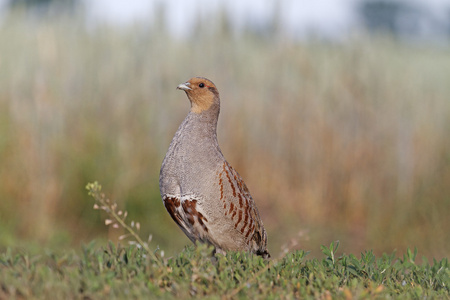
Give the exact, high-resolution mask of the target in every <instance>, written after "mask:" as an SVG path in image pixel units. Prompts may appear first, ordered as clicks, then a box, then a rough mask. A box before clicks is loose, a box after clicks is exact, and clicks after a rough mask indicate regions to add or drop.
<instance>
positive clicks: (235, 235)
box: [159, 77, 270, 257]
mask: <svg viewBox="0 0 450 300" xmlns="http://www.w3.org/2000/svg"><path fill="white" fill-rule="evenodd" d="M177 88H178V89H180V90H183V91H185V92H186V95H187V97H188V98H189V100H190V102H191V109H190V112H189V114H188V115H187V117H186V118H185V119H184V121H183V122H182V123H181V125H180V127H179V128H178V130H177V132H176V133H175V136H174V138H173V140H172V143H171V144H170V146H169V150H168V151H167V154H166V157H165V158H164V161H163V164H162V167H161V172H160V181H159V185H160V191H161V196H162V198H163V202H164V206H165V207H166V210H167V211H168V213H169V214H170V216H171V217H172V219H173V220H174V221H175V222H176V223H177V225H178V226H179V227H180V228H181V229H182V230H183V232H184V233H185V234H186V235H187V236H188V237H189V239H190V240H191V241H193V242H195V241H201V242H204V243H208V244H211V245H213V246H214V247H215V248H216V250H217V251H218V252H222V253H223V252H224V251H227V250H234V251H249V252H253V253H256V254H258V255H261V256H263V257H270V255H269V253H268V251H267V234H266V231H265V229H264V226H263V223H262V221H261V219H260V216H259V212H258V209H257V208H256V205H255V202H254V201H253V198H252V196H251V195H250V192H249V190H248V189H247V186H246V185H245V183H244V181H243V180H242V178H241V177H240V176H239V174H238V173H237V172H236V171H235V170H234V169H233V168H232V167H231V166H230V164H229V163H228V162H227V161H226V160H225V158H224V156H223V154H222V152H221V151H220V148H219V144H218V142H217V133H216V129H217V120H218V117H219V111H220V98H219V92H218V91H217V88H216V86H215V85H214V84H213V83H212V82H211V81H210V80H208V79H206V78H203V77H194V78H192V79H190V80H189V81H187V82H185V83H183V84H180V85H179V86H178V87H177Z"/></svg>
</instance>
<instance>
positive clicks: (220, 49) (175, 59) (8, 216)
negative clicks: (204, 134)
mask: <svg viewBox="0 0 450 300" xmlns="http://www.w3.org/2000/svg"><path fill="white" fill-rule="evenodd" d="M449 46H450V1H449V0H440V1H439V0H433V1H395V0H391V1H388V0H379V1H376V0H341V1H335V0H320V1H307V0H303V1H293V0H284V1H256V0H254V1H246V2H244V1H238V0H233V1H225V0H223V1H206V0H197V1H189V2H187V1H175V0H170V1H156V0H155V1H137V0H134V1H111V0H109V1H106V0H102V1H100V0H97V1H81V0H78V1H77V0H70V1H51V0H34V1H32V0H15V1H14V0H10V1H7V0H2V1H0V249H4V248H5V247H8V246H19V247H22V246H23V247H31V246H33V245H35V246H37V247H42V246H45V247H54V248H59V249H66V248H79V246H80V245H81V244H83V243H88V242H89V241H91V240H92V239H96V240H106V239H112V240H114V241H117V237H118V236H119V235H120V234H122V232H121V231H120V230H114V229H110V228H108V227H106V226H105V225H104V218H105V216H104V215H102V212H99V211H97V210H93V209H92V206H93V204H94V202H93V199H92V198H90V197H89V196H88V195H87V192H86V190H85V186H86V184H87V183H88V182H92V181H95V180H97V181H99V182H100V183H101V184H102V185H103V190H104V192H105V193H106V194H107V195H108V196H109V197H110V198H111V199H113V200H115V201H117V202H118V204H119V206H120V207H122V208H124V209H126V210H127V211H128V212H129V217H128V219H129V220H130V221H131V220H135V221H139V222H140V223H141V234H142V236H144V237H146V236H147V235H148V234H152V235H153V241H152V244H151V246H152V247H153V248H156V247H157V246H159V247H160V248H161V249H163V250H164V251H165V252H166V253H167V254H169V255H170V254H174V253H177V252H179V251H181V250H182V249H183V247H184V246H185V245H188V244H190V241H189V240H188V239H187V238H186V237H185V236H184V234H183V233H182V232H181V230H179V229H178V227H177V226H176V225H175V223H174V222H173V221H172V220H171V218H170V216H169V215H168V213H167V212H166V211H165V209H164V206H163V204H162V201H161V198H160V195H159V186H158V177H159V169H160V166H161V162H162V160H163V158H164V155H165V153H166V150H167V148H168V146H169V143H170V141H171V139H172V137H173V134H174V133H175V131H176V129H177V128H178V126H179V124H180V123H181V121H182V120H183V119H184V117H185V116H186V114H187V112H188V110H189V102H188V100H187V98H186V96H185V95H184V93H182V92H180V91H176V90H175V87H176V86H177V85H178V84H179V83H181V82H184V81H185V80H187V79H189V78H190V77H193V76H204V77H207V78H209V79H211V80H212V81H214V83H215V84H216V85H217V87H218V89H219V91H220V93H221V99H222V110H221V117H220V119H219V128H218V131H219V132H218V136H219V143H220V145H221V148H222V151H223V153H224V155H225V157H227V159H228V161H229V162H230V163H231V164H232V165H233V166H234V168H235V169H236V170H237V171H238V172H239V173H240V174H241V176H242V177H243V178H244V180H245V181H246V183H247V185H248V187H249V189H250V191H251V192H252V195H253V197H254V198H255V200H256V203H257V205H258V208H259V210H260V214H261V215H262V219H263V221H264V224H265V227H266V229H267V231H268V234H269V250H270V252H271V253H273V255H274V256H276V255H277V254H278V253H280V251H281V249H283V247H285V246H286V245H289V246H292V247H294V248H298V249H304V250H308V251H311V255H312V256H317V255H319V254H320V248H319V247H320V245H322V244H324V245H329V243H330V242H332V241H335V240H340V242H341V246H340V251H343V252H346V253H354V254H356V255H357V254H359V252H361V251H363V250H369V249H373V250H374V252H375V253H376V254H378V255H379V254H380V253H382V252H389V253H390V252H392V251H394V250H397V251H398V252H399V253H403V252H405V250H406V248H407V247H410V248H414V247H418V249H419V255H425V256H426V257H428V258H433V257H434V258H442V257H444V256H448V254H449V253H450V234H449V229H450V217H449V212H450V47H449ZM283 245H284V246H283Z"/></svg>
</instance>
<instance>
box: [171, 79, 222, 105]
mask: <svg viewBox="0 0 450 300" xmlns="http://www.w3.org/2000/svg"><path fill="white" fill-rule="evenodd" d="M177 89H178V90H183V91H185V92H186V95H187V96H188V98H189V101H191V111H192V112H194V113H197V114H199V113H201V112H203V111H206V110H208V109H210V108H211V106H212V105H213V104H216V105H217V106H218V105H220V104H219V101H220V100H219V91H217V88H216V86H215V85H214V83H213V82H212V81H211V80H209V79H206V78H203V77H194V78H191V79H189V80H188V81H186V82H185V83H182V84H180V85H178V86H177Z"/></svg>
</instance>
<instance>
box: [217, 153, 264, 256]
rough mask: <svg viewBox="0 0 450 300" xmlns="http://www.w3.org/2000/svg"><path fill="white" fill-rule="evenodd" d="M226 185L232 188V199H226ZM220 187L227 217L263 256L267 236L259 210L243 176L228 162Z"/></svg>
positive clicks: (220, 179)
mask: <svg viewBox="0 0 450 300" xmlns="http://www.w3.org/2000/svg"><path fill="white" fill-rule="evenodd" d="M225 185H229V186H230V187H231V191H232V194H233V197H232V199H229V198H225V197H224V186H225ZM219 186H220V199H221V201H222V203H223V208H224V210H225V215H226V216H229V217H230V218H231V220H232V221H233V222H234V228H235V229H237V230H238V231H239V232H240V233H241V234H242V235H243V236H244V237H245V240H246V242H247V244H248V245H252V244H256V245H255V246H256V247H255V248H256V249H255V251H256V252H257V254H258V252H261V255H263V253H262V252H267V250H266V246H267V234H266V231H265V229H264V226H263V224H262V221H261V218H260V217H259V212H258V209H257V208H256V204H255V202H254V201H253V198H252V196H251V195H250V192H249V190H248V188H247V186H246V185H245V183H244V181H243V180H242V178H241V176H239V174H238V172H236V170H234V169H233V167H231V166H230V164H229V163H228V162H226V161H225V162H224V164H223V172H222V173H220V174H219ZM267 255H268V253H267Z"/></svg>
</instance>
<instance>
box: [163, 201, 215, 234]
mask: <svg viewBox="0 0 450 300" xmlns="http://www.w3.org/2000/svg"><path fill="white" fill-rule="evenodd" d="M163 201H164V206H165V207H166V210H167V212H168V213H169V214H170V216H171V217H172V219H173V220H174V221H175V223H177V225H178V226H179V227H180V228H181V230H183V232H184V233H185V234H186V235H187V237H188V238H189V239H190V240H191V241H192V242H194V243H195V241H196V240H202V241H204V239H205V235H206V234H207V233H208V227H207V222H208V220H207V219H206V217H205V216H203V214H202V213H201V212H199V211H198V210H197V200H196V199H183V198H179V197H175V196H168V195H165V196H164V197H163Z"/></svg>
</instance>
